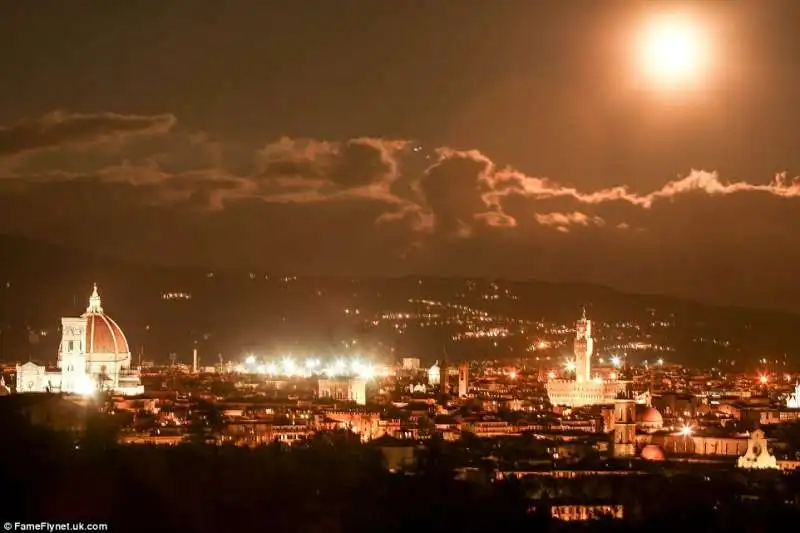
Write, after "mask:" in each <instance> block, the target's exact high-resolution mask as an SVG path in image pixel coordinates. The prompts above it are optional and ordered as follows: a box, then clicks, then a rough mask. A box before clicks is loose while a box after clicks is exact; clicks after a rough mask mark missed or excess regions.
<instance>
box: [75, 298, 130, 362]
mask: <svg viewBox="0 0 800 533" xmlns="http://www.w3.org/2000/svg"><path fill="white" fill-rule="evenodd" d="M81 318H85V319H86V341H85V342H86V344H85V352H86V355H87V356H88V357H89V358H91V356H92V355H93V354H111V355H115V356H118V357H119V356H125V355H127V354H130V349H129V348H128V341H127V339H126V338H125V334H124V333H122V329H120V327H119V326H118V325H117V323H116V322H114V320H113V319H112V318H111V317H110V316H108V315H106V314H105V313H104V312H103V306H102V305H101V301H100V295H99V294H98V292H97V285H95V286H94V290H93V291H92V296H91V297H90V298H89V307H87V308H86V312H85V313H84V314H83V315H82V316H81Z"/></svg>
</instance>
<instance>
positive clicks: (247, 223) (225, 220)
mask: <svg viewBox="0 0 800 533" xmlns="http://www.w3.org/2000/svg"><path fill="white" fill-rule="evenodd" d="M291 4H292V5H290V3H288V2H285V3H284V2H274V3H271V4H270V6H269V8H267V7H264V6H262V5H261V4H255V3H251V2H234V3H231V4H229V5H224V6H221V5H219V4H218V3H214V2H195V3H193V4H192V6H191V8H189V7H187V6H181V5H180V4H177V3H175V4H165V5H162V6H159V7H158V8H152V7H151V6H148V7H146V8H145V7H144V6H135V5H132V6H126V7H124V8H113V9H112V8H110V7H109V6H106V5H103V4H101V3H96V2H91V1H87V2H82V3H81V4H79V5H74V6H69V7H65V6H61V7H58V5H57V4H55V3H49V2H41V3H38V5H36V6H24V7H23V6H22V5H21V4H20V5H11V4H9V5H6V6H4V7H3V8H2V10H3V11H4V13H3V16H1V17H0V63H2V64H4V65H7V66H6V73H5V74H4V76H3V80H4V81H3V84H2V85H0V93H2V94H3V95H4V96H5V98H3V99H0V125H2V129H0V177H2V178H3V179H2V180H0V207H2V209H0V213H1V214H0V232H3V233H12V234H20V235H26V236H29V237H35V238H39V239H43V240H48V241H54V242H60V243H62V244H65V245H69V246H74V247H76V248H81V249H89V250H92V251H96V252H101V253H108V254H113V255H117V256H120V257H123V258H126V259H137V260H140V261H145V262H150V263H161V264H191V265H203V266H205V265H208V266H212V267H216V266H220V267H222V266H227V267H237V266H243V267H248V268H249V267H259V268H264V269H274V270H280V271H290V272H297V273H299V274H304V273H314V274H328V273H331V274H347V275H351V274H354V275H360V274H389V275H400V274H435V275H465V276H508V277H512V278H532V279H539V280H544V281H578V282H592V283H599V284H605V285H610V286H613V287H615V288H618V289H621V290H626V291H634V292H648V293H667V294H676V295H680V296H688V297H691V298H694V299H700V300H704V301H712V302H721V303H734V304H741V305H754V306H769V307H780V308H789V309H794V308H796V304H795V303H794V302H795V301H796V300H797V296H798V294H797V293H798V285H797V283H796V281H795V280H794V276H793V272H791V270H790V269H789V268H788V267H787V266H784V265H790V264H792V263H793V262H794V261H796V260H797V259H798V257H796V254H797V252H796V247H794V246H792V245H793V244H794V239H793V232H792V226H793V224H795V223H796V222H797V223H800V220H795V219H796V217H797V210H796V209H795V206H796V204H797V203H798V202H800V198H799V197H800V186H798V184H797V183H795V182H794V180H793V178H794V176H795V175H797V174H798V172H797V168H798V155H797V154H798V151H797V150H796V149H795V148H794V146H793V144H792V141H791V139H792V136H793V133H794V131H795V129H796V126H797V125H798V124H800V112H798V111H796V110H795V109H793V107H792V106H791V105H790V103H791V102H792V87H793V86H794V83H795V82H796V80H797V78H798V73H799V72H800V67H798V66H796V64H795V62H793V61H792V59H793V58H794V57H795V56H796V54H795V51H796V50H797V48H798V40H797V39H795V38H793V37H786V35H791V32H790V31H789V30H790V29H791V27H790V24H791V21H792V20H794V18H793V17H792V16H791V12H796V11H797V10H798V7H797V6H796V5H795V3H788V2H776V4H780V6H781V7H782V8H783V9H774V10H766V9H761V8H759V7H758V5H755V4H752V3H746V2H741V3H736V4H731V3H725V2H719V3H716V2H708V3H687V2H670V3H665V2H652V3H646V2H638V3H628V2H624V3H623V2H616V3H615V2H605V3H603V4H602V7H600V6H596V7H589V8H587V7H586V6H585V3H583V2H569V1H567V2H560V3H559V5H558V6H556V5H554V4H552V3H517V2H498V3H494V4H493V6H492V7H491V8H490V7H488V6H487V7H485V8H484V7H481V8H475V7H474V6H472V5H469V6H468V5H467V4H466V3H460V2H451V3H448V4H447V5H446V6H445V5H442V6H433V5H429V6H424V7H413V8H412V7H408V6H384V5H381V6H377V5H372V4H369V3H366V2H356V1H353V2H342V3H338V4H337V6H336V8H335V9H334V8H333V7H324V6H320V5H319V4H318V3H315V4H314V7H313V8H310V7H309V4H308V3H304V2H292V3H291ZM665 10H667V11H668V12H670V13H671V12H678V13H680V14H681V15H682V16H685V17H687V18H688V19H690V20H691V21H692V23H693V25H694V28H695V30H697V31H698V33H699V35H701V36H702V37H703V38H704V40H705V41H706V42H707V43H708V44H709V50H710V51H709V54H708V62H707V64H704V66H703V70H702V72H701V74H702V76H700V77H699V78H698V79H696V80H694V81H695V82H696V83H693V84H691V86H680V84H678V86H676V87H669V88H664V87H654V86H650V85H647V84H645V83H644V82H643V81H642V79H641V78H640V77H639V76H638V74H637V71H636V69H635V66H634V63H635V61H636V60H638V55H637V53H636V52H637V47H638V44H637V43H638V40H637V39H639V30H640V29H641V28H642V27H644V26H645V25H646V22H647V21H648V20H650V19H651V17H652V16H654V15H658V14H663V13H664V12H665ZM64 20H70V23H69V24H65V23H63V21H64ZM454 35H455V36H456V37H453V36H454ZM366 43H368V45H367V44H366ZM673 76H675V75H673ZM672 79H675V77H673V78H672ZM698 80H699V81H698ZM87 228H90V230H87ZM753 280H757V282H754V281H753Z"/></svg>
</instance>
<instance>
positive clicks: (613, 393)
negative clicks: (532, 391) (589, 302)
mask: <svg viewBox="0 0 800 533" xmlns="http://www.w3.org/2000/svg"><path fill="white" fill-rule="evenodd" d="M573 351H574V354H575V361H574V366H575V379H551V380H548V382H547V396H548V397H549V399H550V403H551V404H552V405H554V406H555V405H561V406H566V407H581V406H584V405H597V404H612V403H614V400H615V399H616V398H617V394H619V393H620V392H623V391H624V390H625V382H623V381H618V380H616V379H601V378H600V377H592V354H593V352H594V340H593V339H592V321H591V320H587V319H586V311H585V310H584V312H583V316H582V317H581V319H580V320H578V322H577V324H576V327H575V344H574V350H573Z"/></svg>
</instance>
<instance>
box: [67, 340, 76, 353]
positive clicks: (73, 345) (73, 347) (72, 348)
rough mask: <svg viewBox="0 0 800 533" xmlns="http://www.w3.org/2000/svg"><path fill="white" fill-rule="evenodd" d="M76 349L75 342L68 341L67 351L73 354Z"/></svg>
mask: <svg viewBox="0 0 800 533" xmlns="http://www.w3.org/2000/svg"><path fill="white" fill-rule="evenodd" d="M74 349H75V341H67V351H68V352H71V351H73V350H74Z"/></svg>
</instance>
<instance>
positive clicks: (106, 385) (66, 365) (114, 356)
mask: <svg viewBox="0 0 800 533" xmlns="http://www.w3.org/2000/svg"><path fill="white" fill-rule="evenodd" d="M96 390H108V391H111V392H114V393H116V394H122V395H126V396H134V395H137V394H142V393H143V392H144V387H143V386H142V384H141V380H140V378H139V374H138V372H136V371H135V370H132V369H131V352H130V348H129V346H128V341H127V339H126V338H125V335H124V334H123V333H122V329H120V327H119V326H118V325H117V323H116V322H114V320H113V319H112V318H111V317H109V316H108V315H106V314H105V312H104V311H103V306H102V303H101V301H100V295H99V293H98V292H97V285H95V286H94V290H93V291H92V295H91V297H90V298H89V307H87V308H86V312H85V313H84V314H83V315H81V316H80V317H78V318H71V317H67V318H62V319H61V344H60V345H59V350H58V369H57V370H54V371H48V369H47V368H46V367H44V366H41V365H37V364H36V363H33V362H28V363H25V364H22V365H19V364H18V365H17V387H16V391H17V392H18V393H20V392H61V393H69V394H91V393H93V392H94V391H96Z"/></svg>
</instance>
